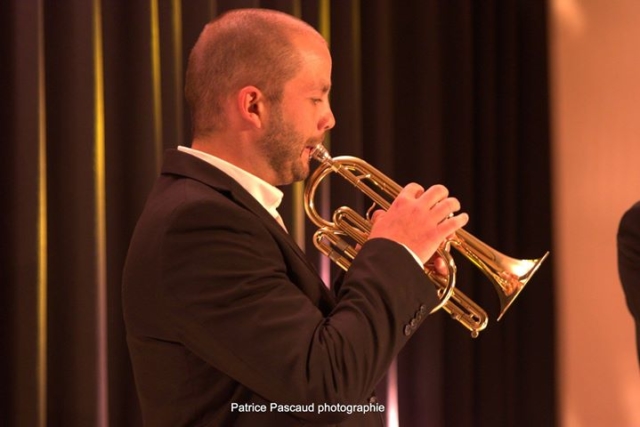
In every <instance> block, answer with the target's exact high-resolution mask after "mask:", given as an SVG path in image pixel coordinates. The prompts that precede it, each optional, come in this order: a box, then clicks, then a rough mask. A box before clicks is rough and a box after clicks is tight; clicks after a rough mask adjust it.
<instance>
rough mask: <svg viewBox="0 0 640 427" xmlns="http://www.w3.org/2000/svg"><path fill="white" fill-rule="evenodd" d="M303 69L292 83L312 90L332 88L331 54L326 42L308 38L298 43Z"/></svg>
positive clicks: (318, 38) (317, 38)
mask: <svg viewBox="0 0 640 427" xmlns="http://www.w3.org/2000/svg"><path fill="white" fill-rule="evenodd" d="M296 47H297V48H298V52H299V54H300V59H301V62H302V67H301V68H300V71H299V72H298V73H297V74H296V76H294V77H293V79H291V83H293V84H295V85H296V86H303V87H307V88H308V89H310V90H325V91H328V90H329V88H330V87H331V54H330V53H329V48H328V47H327V44H326V42H325V41H324V39H322V38H321V37H320V36H319V35H318V37H307V38H305V39H303V40H300V41H297V42H296Z"/></svg>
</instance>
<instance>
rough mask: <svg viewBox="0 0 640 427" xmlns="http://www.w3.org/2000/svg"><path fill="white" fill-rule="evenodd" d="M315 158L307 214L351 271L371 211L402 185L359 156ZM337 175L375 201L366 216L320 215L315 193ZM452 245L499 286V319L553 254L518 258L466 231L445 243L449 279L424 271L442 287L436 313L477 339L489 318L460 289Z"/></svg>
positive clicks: (344, 211) (318, 153)
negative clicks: (443, 313)
mask: <svg viewBox="0 0 640 427" xmlns="http://www.w3.org/2000/svg"><path fill="white" fill-rule="evenodd" d="M311 157H312V158H314V159H315V160H317V161H319V162H320V166H319V167H318V168H317V169H316V170H315V172H314V173H313V175H312V176H311V177H310V178H309V181H308V182H307V185H306V188H305V191H304V207H305V211H306V213H307V216H308V217H309V219H310V220H311V221H312V222H313V223H314V224H315V225H316V226H318V227H319V229H318V231H316V233H315V234H314V245H315V246H316V247H317V248H318V250H319V251H320V252H322V253H323V254H324V255H326V256H328V257H329V258H330V259H331V260H332V261H333V262H335V263H336V264H337V265H338V266H340V267H341V268H343V269H344V270H347V269H348V268H349V266H350V265H351V261H352V260H353V259H354V258H355V256H356V255H357V253H358V249H357V245H362V244H364V243H365V241H366V240H367V238H368V236H369V232H370V231H371V225H372V224H371V221H370V219H369V216H370V213H371V212H372V211H373V209H374V208H375V207H376V206H378V207H379V208H381V209H385V210H386V209H388V208H389V206H390V205H391V203H392V202H393V200H394V199H395V198H396V197H397V196H398V194H399V193H400V191H401V190H402V187H400V186H399V185H398V184H397V183H395V182H394V181H393V180H391V179H390V178H388V177H387V176H386V175H384V174H383V173H382V172H380V171H379V170H378V169H376V168H374V167H373V166H371V165H370V164H368V163H367V162H365V161H364V160H361V159H359V158H357V157H351V156H340V157H335V158H332V157H331V156H330V155H329V153H328V152H327V150H326V149H325V148H324V146H323V145H322V144H318V145H317V146H316V147H315V149H314V150H313V151H312V153H311ZM332 172H334V173H337V174H338V175H340V176H341V177H343V178H345V179H346V180H347V181H349V182H350V183H351V184H353V185H354V186H355V187H356V188H357V189H359V190H360V191H361V192H363V193H364V194H365V195H367V196H368V197H369V198H370V199H371V200H372V201H373V205H372V206H371V208H369V211H368V212H367V214H366V217H363V216H361V215H360V214H358V213H356V212H355V211H354V210H353V209H351V208H349V207H346V206H343V207H341V208H339V209H337V210H336V211H335V212H334V213H333V216H332V218H331V220H327V219H325V218H323V217H322V216H321V215H320V214H318V212H317V210H316V208H315V203H314V199H315V193H316V190H317V188H318V186H319V185H320V183H321V182H322V180H323V179H324V178H325V177H327V176H328V175H329V174H331V173H332ZM452 247H453V248H455V249H456V250H458V251H459V252H460V253H461V254H462V255H464V257H465V258H467V259H468V260H469V261H471V262H472V263H473V265H475V266H476V267H477V268H479V269H480V270H481V271H482V272H483V273H484V274H485V275H486V276H487V278H489V280H490V281H491V282H492V283H493V286H494V288H495V290H496V292H497V293H498V297H499V299H500V314H499V316H498V320H500V319H501V318H502V316H503V315H504V314H505V312H506V311H507V309H508V308H509V307H510V306H511V304H512V303H513V301H514V300H515V299H516V298H517V296H518V295H519V294H520V292H521V291H522V289H523V288H524V286H525V285H526V284H527V282H528V281H529V279H531V277H532V276H533V275H534V273H535V272H536V271H537V270H538V268H539V267H540V265H541V264H542V262H543V261H544V260H545V259H546V258H547V256H548V255H549V252H546V253H545V254H544V255H543V256H542V257H541V258H538V259H523V260H519V259H514V258H511V257H508V256H506V255H504V254H502V253H500V252H498V251H496V250H495V249H493V248H491V247H490V246H488V245H487V244H485V243H483V242H481V241H480V240H479V239H477V238H476V237H474V236H472V235H471V234H470V233H467V232H466V231H464V230H462V229H460V230H458V231H457V232H456V233H454V235H453V236H452V237H450V238H448V239H447V240H445V241H444V242H443V243H442V244H441V246H440V249H439V250H438V254H439V255H440V256H441V257H442V258H444V260H445V262H446V263H447V266H448V269H449V271H448V273H447V275H446V276H444V275H439V274H437V273H436V272H435V271H433V270H432V269H431V268H429V267H428V266H425V268H424V271H425V274H426V275H427V276H428V277H429V279H430V280H431V281H432V282H433V283H434V285H435V286H436V290H437V293H438V298H439V299H440V301H439V303H438V305H437V306H436V307H435V308H434V309H433V310H432V311H431V312H432V313H433V312H435V311H437V310H439V309H444V310H445V311H446V312H447V313H449V314H450V315H451V317H452V318H453V319H455V320H457V321H458V322H460V323H461V324H462V325H463V326H464V327H465V328H467V329H468V330H469V331H470V332H471V336H472V337H474V338H476V337H477V336H478V334H479V333H480V331H482V330H483V329H485V328H486V327H487V323H488V316H487V313H486V312H485V311H484V310H483V309H482V308H481V307H480V306H479V305H478V304H476V303H475V302H474V301H473V300H471V299H470V298H469V297H468V296H466V295H465V294H464V293H462V292H461V291H460V290H459V289H456V287H455V286H456V285H455V282H456V264H455V262H454V260H453V258H452V256H451V253H450V249H451V248H452Z"/></svg>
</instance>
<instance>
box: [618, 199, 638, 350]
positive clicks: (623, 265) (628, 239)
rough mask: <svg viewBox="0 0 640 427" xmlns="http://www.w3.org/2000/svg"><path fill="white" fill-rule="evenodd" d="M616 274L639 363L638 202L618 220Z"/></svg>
mask: <svg viewBox="0 0 640 427" xmlns="http://www.w3.org/2000/svg"><path fill="white" fill-rule="evenodd" d="M618 272H619V273H620V281H621V282H622V289H623V290H624V294H625V297H626V300H627V306H628V307H629V311H630V312H631V314H632V315H633V318H634V320H635V323H636V345H637V346H638V360H639V362H640V202H638V203H636V204H635V205H633V206H632V207H631V208H630V209H629V210H628V211H627V212H625V214H624V215H623V216H622V219H621V220H620V227H619V228H618Z"/></svg>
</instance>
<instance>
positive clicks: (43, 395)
mask: <svg viewBox="0 0 640 427" xmlns="http://www.w3.org/2000/svg"><path fill="white" fill-rule="evenodd" d="M37 13H38V18H37V19H38V21H37V25H38V28H37V29H36V31H37V34H38V52H37V55H38V275H37V277H38V302H37V307H38V314H37V316H38V320H37V322H38V355H37V364H38V365H37V374H36V375H37V384H38V385H37V386H38V390H37V398H38V402H37V410H38V414H37V420H38V426H39V427H44V426H46V425H47V341H48V329H47V295H48V264H47V233H48V223H47V157H46V156H47V133H46V126H47V110H46V91H45V60H44V16H43V15H44V14H43V5H42V1H40V2H38V10H37Z"/></svg>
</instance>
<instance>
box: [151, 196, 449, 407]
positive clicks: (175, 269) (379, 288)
mask: <svg viewBox="0 0 640 427" xmlns="http://www.w3.org/2000/svg"><path fill="white" fill-rule="evenodd" d="M160 247H161V253H162V255H161V259H162V262H161V265H162V266H163V267H162V279H161V284H160V286H159V291H158V292H159V293H160V299H161V300H162V301H163V305H164V308H163V311H166V313H168V321H169V322H170V324H171V325H173V330H174V331H175V339H176V340H178V341H179V342H181V343H183V345H185V346H186V347H188V348H189V349H190V350H191V351H192V352H194V353H195V354H196V355H198V356H199V357H200V358H202V359H204V360H206V361H207V362H208V363H209V364H210V365H212V366H214V367H215V368H216V369H218V370H220V371H222V372H224V373H225V374H227V375H228V376H230V377H232V378H234V379H235V380H236V381H238V382H240V383H242V384H243V385H245V386H246V387H248V388H249V389H251V390H253V391H254V392H255V393H257V394H259V395H260V396H262V397H264V398H265V399H267V400H269V401H272V402H278V403H282V404H309V403H316V404H320V403H328V404H333V403H341V404H354V403H361V402H363V401H364V399H366V398H367V397H368V396H369V395H370V393H371V392H372V390H373V389H374V387H375V385H376V384H377V383H378V381H379V380H380V379H381V378H382V376H383V375H384V374H385V372H386V370H387V369H388V366H389V364H390V363H391V361H392V359H393V358H394V357H395V355H396V354H397V353H398V352H399V351H400V349H401V348H402V346H403V345H404V344H405V343H406V341H407V340H408V338H409V335H410V334H411V333H412V332H413V331H414V330H415V328H413V329H407V328H406V325H407V324H408V323H409V322H410V321H411V320H412V319H413V323H414V324H415V323H416V320H417V321H418V323H419V321H421V320H422V319H423V317H426V313H428V312H429V311H430V310H431V308H432V307H433V306H434V305H435V303H436V300H437V298H436V296H435V290H434V287H433V286H432V285H431V284H430V282H429V281H428V279H427V278H426V275H425V274H424V272H423V271H422V269H421V268H420V266H419V265H417V264H416V262H415V260H414V259H413V258H412V256H411V255H410V254H409V253H408V252H407V251H406V250H405V249H404V248H403V247H402V246H400V245H398V244H397V243H394V242H392V241H389V240H386V239H373V240H370V241H368V242H367V243H365V244H364V245H363V247H362V249H361V250H360V252H359V254H358V256H357V257H356V259H355V260H354V262H353V264H352V266H351V268H350V270H349V271H348V272H347V273H346V274H345V276H344V280H343V282H342V284H341V287H340V290H339V292H338V295H337V298H338V300H337V304H336V305H335V307H334V308H333V309H332V310H331V311H330V312H329V313H328V314H327V313H323V312H321V310H320V309H319V308H318V307H317V306H316V305H315V304H314V303H313V302H312V301H311V300H310V298H309V297H308V296H307V294H305V292H303V289H305V287H309V286H322V284H321V282H320V279H319V278H318V277H317V275H313V279H311V280H310V279H301V277H302V276H300V275H296V274H292V270H293V267H292V265H291V263H292V260H291V259H290V257H288V256H287V255H286V254H285V253H284V252H283V250H282V246H281V245H279V244H278V243H277V242H276V240H275V239H274V236H273V234H272V233H271V232H270V231H269V230H268V229H267V227H265V225H264V223H262V222H261V221H260V220H258V219H257V218H256V216H255V215H254V214H252V213H251V212H250V211H247V210H243V209H238V208H237V207H236V206H234V205H233V204H228V205H225V204H215V205H213V204H210V203H205V202H203V203H192V204H186V205H183V206H181V207H180V208H179V209H177V210H176V211H175V212H174V214H173V216H172V219H171V221H170V225H169V226H168V228H167V229H166V230H165V231H164V233H163V237H162V239H161V244H160ZM300 280H306V281H316V282H317V283H298V282H297V281H300ZM297 415H300V414H297ZM302 416H303V417H304V415H302ZM308 416H309V417H313V416H315V417H317V416H318V415H317V414H308Z"/></svg>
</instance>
